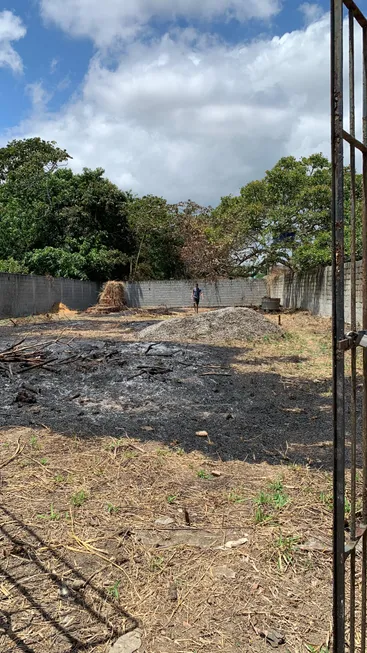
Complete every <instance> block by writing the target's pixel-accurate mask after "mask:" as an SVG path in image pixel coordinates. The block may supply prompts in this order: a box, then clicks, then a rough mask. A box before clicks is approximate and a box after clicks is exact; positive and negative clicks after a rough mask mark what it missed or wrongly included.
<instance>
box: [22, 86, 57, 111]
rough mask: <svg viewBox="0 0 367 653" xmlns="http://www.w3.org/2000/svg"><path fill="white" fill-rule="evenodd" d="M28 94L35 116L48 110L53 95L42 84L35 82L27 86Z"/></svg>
mask: <svg viewBox="0 0 367 653" xmlns="http://www.w3.org/2000/svg"><path fill="white" fill-rule="evenodd" d="M26 92H27V94H28V95H29V97H30V98H31V102H32V110H33V116H35V115H37V114H43V113H44V112H45V110H46V107H47V103H48V102H49V100H50V99H51V94H50V93H48V91H46V89H45V88H44V86H43V84H42V82H34V83H33V84H28V85H27V86H26Z"/></svg>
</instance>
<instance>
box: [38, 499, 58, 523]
mask: <svg viewBox="0 0 367 653" xmlns="http://www.w3.org/2000/svg"><path fill="white" fill-rule="evenodd" d="M37 517H38V518H39V519H48V520H50V521H59V519H60V518H61V515H60V513H59V512H57V511H56V510H54V506H53V503H51V506H50V512H49V513H48V514H43V515H37Z"/></svg>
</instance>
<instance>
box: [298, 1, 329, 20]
mask: <svg viewBox="0 0 367 653" xmlns="http://www.w3.org/2000/svg"><path fill="white" fill-rule="evenodd" d="M299 10H300V12H301V13H302V14H303V17H304V20H305V23H306V24H309V23H313V22H315V21H316V20H318V19H319V18H320V17H321V16H322V14H323V10H322V7H320V5H318V4H316V3H313V2H303V4H301V5H300V6H299Z"/></svg>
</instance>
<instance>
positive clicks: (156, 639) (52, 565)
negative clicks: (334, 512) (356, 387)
mask: <svg viewBox="0 0 367 653" xmlns="http://www.w3.org/2000/svg"><path fill="white" fill-rule="evenodd" d="M163 317H164V319H170V316H161V318H160V319H163ZM157 319H159V316H157V315H150V314H149V313H145V314H141V313H137V314H136V315H117V316H108V317H98V318H97V317H92V316H87V315H65V316H63V317H62V318H56V317H54V318H53V319H48V320H46V319H43V320H42V319H40V318H38V319H35V320H19V321H17V323H16V324H15V325H12V326H9V325H7V324H6V323H4V324H3V326H2V327H0V351H1V352H3V353H2V354H0V373H1V388H0V395H1V407H0V425H1V427H2V428H1V433H0V455H1V459H0V488H1V493H2V497H1V498H2V501H1V504H2V508H1V512H2V515H1V522H0V523H1V535H0V554H1V555H2V558H3V560H2V569H1V573H0V648H1V651H4V652H6V653H10V652H11V651H25V652H27V653H46V652H47V653H48V652H54V653H67V652H70V653H71V651H94V652H95V653H107V652H108V651H109V649H110V646H111V644H112V643H113V642H114V641H115V640H116V639H117V638H118V637H119V636H120V635H122V634H123V633H124V632H125V631H126V630H129V629H133V628H136V627H139V628H140V629H141V631H142V644H141V647H140V649H139V651H140V652H143V653H198V652H199V651H200V652H201V651H203V652H205V653H215V652H217V651H222V652H225V653H232V652H233V653H235V652H237V651H246V652H247V651H263V650H264V651H265V650H267V649H268V648H269V646H270V644H269V641H272V643H273V644H278V645H279V647H280V650H283V651H289V652H290V653H298V652H301V651H311V652H312V651H322V650H324V651H326V650H327V647H328V646H329V639H330V617H331V552H330V540H331V530H330V529H331V509H332V499H331V491H332V486H331V465H332V449H331V442H330V434H331V414H330V413H331V381H330V371H331V370H330V345H329V341H330V333H329V332H330V323H329V321H328V320H322V319H316V318H313V317H310V316H308V315H306V314H294V315H283V316H282V329H283V335H282V336H281V337H280V338H279V337H274V338H273V337H270V336H264V337H258V338H257V339H255V340H253V341H246V342H242V343H241V342H239V341H236V342H232V341H231V340H230V339H228V340H226V341H225V342H215V337H213V334H211V341H210V344H208V342H200V338H196V339H195V341H194V342H192V341H191V342H190V339H189V338H187V339H186V340H185V341H180V342H175V341H174V340H172V339H170V341H169V342H155V341H154V340H152V341H144V340H143V339H142V338H141V337H139V334H140V332H141V331H142V330H143V329H144V328H146V327H147V326H149V325H150V324H153V323H154V321H155V320H157ZM271 319H272V320H273V321H275V322H276V323H277V321H278V318H277V317H272V318H271ZM5 350H7V351H5ZM4 352H5V353H4ZM198 433H200V435H197V434H198ZM347 504H348V502H347ZM322 647H324V648H322Z"/></svg>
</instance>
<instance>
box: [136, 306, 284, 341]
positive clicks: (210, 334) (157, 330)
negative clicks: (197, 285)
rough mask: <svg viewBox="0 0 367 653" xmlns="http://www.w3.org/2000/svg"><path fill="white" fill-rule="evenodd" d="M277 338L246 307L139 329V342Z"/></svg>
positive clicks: (278, 332)
mask: <svg viewBox="0 0 367 653" xmlns="http://www.w3.org/2000/svg"><path fill="white" fill-rule="evenodd" d="M277 335H278V336H279V335H281V330H280V329H279V327H277V326H276V324H274V323H273V322H271V321H270V320H268V319H267V318H266V317H264V316H263V315H261V314H260V313H257V312H256V311H253V310H252V309H250V308H221V309H219V310H217V311H210V312H209V313H202V314H201V315H195V316H190V317H182V318H181V317H178V318H173V319H172V320H164V321H163V322H158V323H157V324H153V325H152V326H149V327H147V328H146V329H143V330H142V331H141V332H140V336H139V337H140V339H141V340H200V341H202V342H203V341H204V342H220V341H230V340H242V341H243V340H248V341H249V340H256V339H259V338H263V337H264V336H277Z"/></svg>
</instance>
